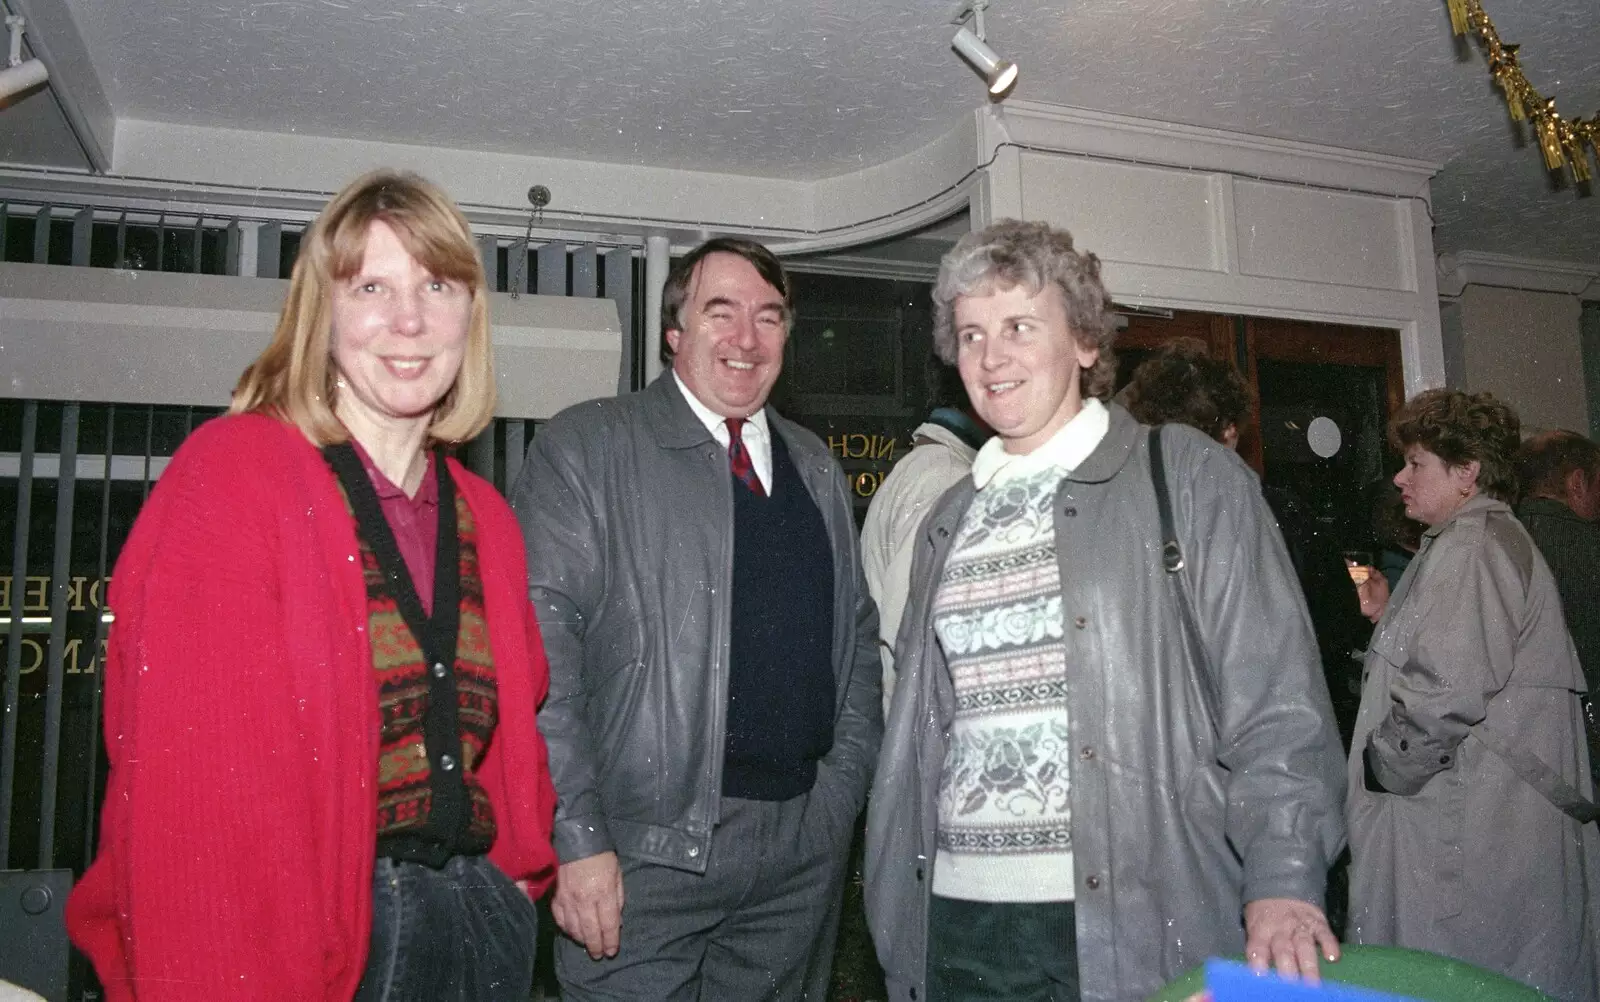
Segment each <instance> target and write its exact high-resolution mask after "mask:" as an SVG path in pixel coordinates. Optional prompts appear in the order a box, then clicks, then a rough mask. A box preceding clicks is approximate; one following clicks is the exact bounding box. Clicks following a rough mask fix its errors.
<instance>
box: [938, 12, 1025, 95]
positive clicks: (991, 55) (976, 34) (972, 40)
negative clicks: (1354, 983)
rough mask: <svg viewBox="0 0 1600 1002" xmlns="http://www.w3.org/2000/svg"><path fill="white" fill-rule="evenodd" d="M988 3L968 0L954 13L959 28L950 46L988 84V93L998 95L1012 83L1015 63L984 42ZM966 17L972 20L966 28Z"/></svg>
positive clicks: (1013, 84) (1014, 83) (1015, 71)
mask: <svg viewBox="0 0 1600 1002" xmlns="http://www.w3.org/2000/svg"><path fill="white" fill-rule="evenodd" d="M988 6H989V0H972V2H971V3H970V4H968V5H963V6H962V7H961V9H960V10H958V11H957V12H956V18H955V23H957V24H959V25H961V30H960V31H957V32H956V37H955V38H953V39H951V41H950V45H951V47H952V48H954V49H955V50H956V51H957V52H959V53H960V54H961V58H962V59H965V60H966V61H967V62H968V63H969V64H970V65H971V66H972V68H973V69H975V70H977V71H978V73H979V74H981V75H982V76H983V79H984V81H985V82H987V83H988V85H989V96H991V97H995V98H1000V97H1005V96H1006V93H1007V92H1008V91H1010V90H1011V88H1012V87H1013V86H1015V85H1016V82H1017V72H1018V71H1017V64H1016V63H1013V62H1012V61H1011V60H1009V59H1001V58H1000V56H999V55H998V54H997V53H996V52H995V51H994V50H993V49H991V48H989V45H988V43H987V42H986V41H984V33H983V12H984V9H985V8H987V7H988ZM968 17H971V19H972V27H970V28H969V27H967V25H966V21H967V19H968ZM974 29H976V30H974Z"/></svg>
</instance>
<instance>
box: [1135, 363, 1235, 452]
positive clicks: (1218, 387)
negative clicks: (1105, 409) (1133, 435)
mask: <svg viewBox="0 0 1600 1002" xmlns="http://www.w3.org/2000/svg"><path fill="white" fill-rule="evenodd" d="M1252 402H1253V398H1252V397H1251V394H1250V386H1249V384H1247V383H1246V382H1245V381H1244V377H1243V376H1241V375H1239V370H1238V369H1236V368H1234V367H1233V366H1232V365H1230V364H1229V363H1227V362H1224V361H1222V360H1221V359H1215V358H1212V357H1211V353H1210V350H1209V349H1208V348H1207V347H1206V343H1205V342H1204V341H1201V340H1199V339H1198V338H1191V337H1186V338H1178V339H1177V340H1175V341H1173V342H1171V343H1170V344H1167V345H1164V346H1163V347H1162V348H1161V350H1160V351H1158V352H1156V353H1155V355H1153V356H1151V357H1150V358H1147V359H1145V360H1144V361H1143V362H1141V363H1140V364H1139V367H1138V368H1137V369H1135V370H1133V379H1132V380H1131V381H1130V382H1129V383H1128V385H1127V386H1126V387H1124V388H1123V390H1122V405H1123V406H1124V407H1126V408H1128V413H1130V414H1132V415H1133V416H1134V417H1136V418H1138V419H1139V420H1140V421H1143V422H1144V423H1145V424H1186V425H1189V426H1190V427H1192V428H1199V429H1200V430H1201V431H1203V432H1205V433H1206V434H1207V435H1210V436H1211V437H1212V438H1214V439H1216V440H1217V441H1218V442H1221V443H1222V444H1223V445H1226V446H1227V447H1228V448H1230V449H1237V448H1238V447H1239V428H1240V427H1241V426H1242V425H1243V424H1244V423H1245V422H1246V421H1248V420H1250V406H1251V404H1252Z"/></svg>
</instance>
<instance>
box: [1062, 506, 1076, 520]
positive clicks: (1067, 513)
mask: <svg viewBox="0 0 1600 1002" xmlns="http://www.w3.org/2000/svg"><path fill="white" fill-rule="evenodd" d="M1061 514H1063V515H1065V516H1067V517H1068V518H1072V517H1073V516H1074V515H1076V514H1078V509H1076V508H1063V509H1061Z"/></svg>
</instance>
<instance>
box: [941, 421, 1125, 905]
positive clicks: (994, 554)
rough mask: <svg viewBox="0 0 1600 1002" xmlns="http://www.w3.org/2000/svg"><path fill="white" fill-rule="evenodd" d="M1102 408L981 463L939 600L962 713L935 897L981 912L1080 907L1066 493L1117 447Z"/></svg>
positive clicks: (945, 781)
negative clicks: (1061, 549)
mask: <svg viewBox="0 0 1600 1002" xmlns="http://www.w3.org/2000/svg"><path fill="white" fill-rule="evenodd" d="M1108 424H1109V415H1108V413H1107V411H1106V409H1105V407H1104V406H1103V405H1102V404H1101V403H1100V402H1099V401H1098V400H1090V401H1088V402H1087V403H1086V404H1085V406H1084V407H1083V409H1082V410H1080V411H1079V412H1078V414H1077V415H1076V416H1075V417H1074V418H1073V419H1072V420H1071V421H1069V422H1068V423H1067V425H1066V426H1065V427H1063V428H1062V429H1061V430H1060V431H1059V432H1057V433H1056V434H1055V435H1054V436H1053V437H1052V438H1050V439H1049V440H1048V441H1047V442H1045V443H1044V444H1043V445H1041V446H1039V447H1038V448H1036V449H1035V450H1034V451H1033V452H1031V453H1027V454H1024V455H1017V454H1014V453H1010V452H1007V451H1006V449H1005V444H1006V443H1005V441H1004V440H1003V439H1001V438H998V437H997V438H994V439H991V440H990V441H989V443H988V444H987V445H985V446H984V447H983V449H982V450H981V451H980V452H979V453H978V457H977V460H976V461H975V462H974V464H973V472H972V475H973V480H974V482H975V483H976V485H977V487H978V493H977V496H976V497H975V498H974V499H973V502H972V506H971V507H970V508H969V509H968V510H967V513H966V515H965V517H964V518H963V520H962V523H961V527H960V529H959V530H958V531H957V533H956V541H955V544H954V546H953V548H952V549H951V551H950V558H949V560H948V562H947V563H946V565H945V571H944V576H943V577H942V578H941V579H940V581H939V590H938V594H937V595H936V597H935V599H934V615H933V619H934V630H935V632H936V633H937V634H938V637H939V643H940V645H941V646H942V647H943V649H944V654H945V660H946V661H947V663H948V664H949V666H950V676H951V681H952V683H953V685H954V688H955V695H956V713H955V720H954V722H953V724H952V726H951V732H950V744H949V751H948V753H947V754H946V757H945V762H944V771H943V775H942V777H941V780H940V783H939V833H938V843H937V856H936V858H935V860H934V869H933V893H935V894H937V895H939V896H940V897H946V898H959V899H962V900H968V901H993V902H1039V901H1070V900H1072V898H1073V893H1074V890H1073V888H1074V883H1073V870H1072V813H1071V806H1070V804H1071V799H1070V797H1069V796H1068V775H1069V769H1068V765H1069V763H1068V760H1067V756H1068V754H1069V751H1070V742H1069V740H1068V738H1069V734H1070V728H1071V715H1070V713H1069V708H1068V706H1067V679H1066V654H1065V645H1064V644H1063V642H1062V628H1063V624H1062V618H1061V578H1060V570H1059V566H1058V563H1057V553H1056V538H1055V525H1054V522H1053V520H1052V518H1051V507H1052V505H1053V503H1054V501H1055V497H1056V489H1057V487H1058V485H1059V484H1060V482H1061V480H1062V478H1063V477H1065V476H1066V475H1067V474H1068V473H1069V472H1071V470H1072V468H1073V467H1075V466H1076V465H1077V464H1078V463H1080V462H1082V461H1083V459H1084V458H1085V457H1086V456H1088V455H1089V453H1090V452H1092V451H1094V448H1095V446H1096V445H1098V444H1099V442H1100V439H1101V438H1102V437H1104V435H1105V432H1106V428H1107V426H1108Z"/></svg>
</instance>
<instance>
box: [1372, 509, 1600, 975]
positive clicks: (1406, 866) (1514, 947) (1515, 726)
mask: <svg viewBox="0 0 1600 1002" xmlns="http://www.w3.org/2000/svg"><path fill="white" fill-rule="evenodd" d="M1584 688H1585V687H1584V680H1583V674H1582V672H1581V671H1580V670H1579V667H1578V659H1577V655H1576V654H1575V653H1574V651H1573V647H1572V641H1571V639H1570V638H1569V637H1568V636H1567V630H1566V626H1565V625H1564V623H1563V620H1562V617H1561V599H1560V596H1559V595H1558V594H1557V592H1556V586H1555V582H1554V580H1552V578H1551V576H1550V570H1549V568H1548V567H1547V566H1546V565H1545V562H1544V559H1543V558H1542V557H1540V556H1539V553H1538V550H1537V549H1536V548H1535V547H1534V545H1533V541H1532V540H1531V539H1529V537H1528V534H1527V532H1526V531H1525V530H1524V529H1523V528H1522V526H1521V525H1520V524H1519V523H1518V522H1517V520H1516V519H1515V518H1514V517H1513V516H1512V514H1511V510H1510V509H1509V508H1507V507H1506V506H1505V505H1504V504H1502V503H1501V502H1499V501H1496V500H1494V499H1492V498H1488V497H1481V496H1480V497H1475V498H1473V499H1472V500H1470V501H1468V502H1467V503H1466V504H1464V505H1462V507H1461V508H1460V509H1459V510H1458V511H1457V512H1456V514H1455V515H1454V516H1452V517H1451V518H1450V519H1449V520H1448V521H1446V522H1444V523H1443V524H1441V525H1439V526H1437V527H1435V528H1433V529H1430V530H1428V532H1427V534H1426V535H1424V537H1423V541H1422V548H1421V549H1420V550H1418V551H1417V556H1416V558H1415V559H1414V560H1412V561H1411V565H1410V566H1409V567H1408V568H1407V569H1406V573H1405V576H1404V577H1402V578H1401V579H1400V583H1399V585H1398V586H1397V587H1396V590H1395V593H1394V595H1393V596H1392V597H1391V598H1390V600H1389V606H1388V608H1387V609H1386V610H1385V612H1384V616H1383V620H1382V621H1381V622H1380V623H1379V624H1378V629H1377V632H1376V634H1375V635H1374V637H1373V642H1372V646H1371V648H1370V649H1369V650H1368V652H1367V660H1366V679H1365V682H1364V684H1363V687H1362V693H1361V710H1360V713H1359V714H1358V715H1357V717H1356V727H1355V735H1354V738H1353V741H1352V746H1351V747H1352V749H1353V751H1352V754H1351V756H1350V772H1349V781H1350V787H1349V791H1350V792H1349V805H1348V811H1349V819H1350V849H1351V867H1350V930H1349V936H1350V939H1351V940H1352V941H1353V942H1357V943H1386V944H1397V945H1400V946H1407V947H1412V948H1415V949H1421V950H1431V951H1433V952H1435V953H1443V954H1447V955H1449V956H1452V957H1456V958H1459V959H1461V960H1465V961H1468V962H1470V963H1474V964H1478V965H1480V966H1482V967H1487V968H1490V969H1491V970H1496V971H1500V972H1501V973H1503V974H1506V975H1509V976H1511V977H1513V978H1516V979H1518V980H1520V981H1524V982H1526V983H1528V984H1531V985H1533V986H1534V987H1536V988H1538V989H1540V990H1541V991H1544V992H1546V993H1547V994H1550V995H1553V996H1555V997H1556V998H1561V999H1592V998H1594V997H1595V987H1596V986H1595V971H1594V959H1593V951H1594V931H1593V929H1592V927H1591V925H1590V921H1591V919H1590V905H1591V904H1592V903H1593V897H1592V888H1593V887H1594V882H1595V879H1596V877H1597V876H1600V873H1597V872H1596V863H1597V862H1600V856H1596V854H1595V853H1596V849H1597V847H1600V843H1597V831H1596V828H1595V826H1594V825H1582V826H1580V825H1579V824H1578V823H1577V822H1576V821H1573V820H1571V819H1570V818H1568V817H1567V816H1566V815H1565V814H1563V813H1561V812H1560V811H1559V810H1557V809H1556V808H1555V807H1554V806H1552V805H1551V804H1550V803H1549V802H1548V801H1547V800H1545V799H1544V797H1543V796H1541V795H1540V794H1539V793H1538V792H1537V791H1536V790H1535V789H1534V788H1533V787H1531V786H1529V785H1528V784H1527V783H1525V782H1523V780H1522V779H1520V778H1518V776H1517V774H1516V773H1515V772H1513V771H1512V769H1511V768H1510V766H1508V765H1507V764H1506V763H1505V762H1504V761H1503V760H1502V759H1501V758H1500V757H1499V756H1497V755H1496V754H1495V753H1494V752H1492V751H1490V750H1489V748H1488V747H1486V746H1485V745H1484V743H1483V740H1482V738H1481V736H1480V735H1482V734H1483V731H1484V729H1485V728H1493V730H1494V731H1495V732H1497V733H1498V734H1499V735H1500V736H1502V737H1503V738H1504V739H1505V741H1506V743H1507V744H1510V745H1512V746H1513V747H1520V748H1522V749H1524V750H1526V751H1529V752H1532V753H1533V754H1535V755H1537V756H1538V757H1539V758H1540V759H1542V760H1543V761H1544V762H1545V763H1546V764H1547V765H1548V766H1550V767H1551V768H1552V769H1554V770H1555V772H1556V773H1557V774H1559V775H1560V776H1561V777H1562V778H1563V779H1564V780H1565V781H1566V782H1568V783H1570V784H1571V785H1572V786H1574V787H1577V788H1578V789H1579V790H1581V791H1583V792H1585V793H1588V791H1589V789H1590V783H1589V779H1588V754H1587V748H1586V747H1585V743H1584V740H1583V733H1584V732H1583V721H1582V716H1581V712H1580V710H1579V702H1578V696H1579V693H1581V692H1583V691H1584ZM1369 745H1370V748H1371V752H1370V755H1368V756H1367V757H1368V760H1369V761H1370V763H1371V766H1372V770H1373V773H1374V778H1375V779H1376V781H1377V782H1378V784H1380V785H1381V787H1382V788H1384V789H1386V790H1389V791H1392V792H1387V793H1386V792H1375V791H1374V790H1372V789H1369V788H1368V786H1367V784H1366V782H1365V781H1364V777H1365V768H1364V764H1363V753H1364V750H1365V749H1367V748H1368V747H1369Z"/></svg>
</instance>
